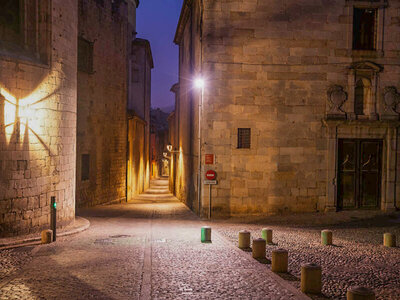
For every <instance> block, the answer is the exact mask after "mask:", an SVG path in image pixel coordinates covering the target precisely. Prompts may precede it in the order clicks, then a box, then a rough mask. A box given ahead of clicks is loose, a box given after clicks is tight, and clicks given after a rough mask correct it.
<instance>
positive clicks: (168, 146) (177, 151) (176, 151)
mask: <svg viewBox="0 0 400 300" xmlns="http://www.w3.org/2000/svg"><path fill="white" fill-rule="evenodd" d="M167 150H168V152H170V153H180V152H181V151H180V150H172V145H171V144H169V145H167Z"/></svg>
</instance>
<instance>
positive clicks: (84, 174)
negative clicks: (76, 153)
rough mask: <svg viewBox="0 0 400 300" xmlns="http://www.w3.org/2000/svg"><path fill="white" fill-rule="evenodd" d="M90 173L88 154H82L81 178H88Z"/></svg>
mask: <svg viewBox="0 0 400 300" xmlns="http://www.w3.org/2000/svg"><path fill="white" fill-rule="evenodd" d="M89 174H90V155H89V154H82V164H81V180H82V181H84V180H89Z"/></svg>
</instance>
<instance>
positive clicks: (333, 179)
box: [324, 120, 400, 211]
mask: <svg viewBox="0 0 400 300" xmlns="http://www.w3.org/2000/svg"><path fill="white" fill-rule="evenodd" d="M324 123H325V125H326V128H327V144H328V145H327V146H328V153H327V163H328V165H327V190H326V195H327V197H326V204H325V210H326V211H336V210H337V184H338V180H337V174H338V172H337V164H338V163H337V162H338V142H339V139H380V140H382V141H383V145H382V168H381V170H382V177H381V178H382V179H381V195H380V197H381V199H380V209H381V210H383V211H394V210H395V209H396V206H395V205H396V204H395V199H396V181H397V178H396V171H397V170H396V164H397V155H396V154H397V143H398V141H397V134H398V127H399V126H400V123H399V122H385V121H379V122H376V121H375V122H373V121H342V120H325V121H324Z"/></svg>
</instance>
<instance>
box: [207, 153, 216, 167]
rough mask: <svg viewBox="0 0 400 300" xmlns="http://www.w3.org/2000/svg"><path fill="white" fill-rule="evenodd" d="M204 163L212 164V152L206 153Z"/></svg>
mask: <svg viewBox="0 0 400 300" xmlns="http://www.w3.org/2000/svg"><path fill="white" fill-rule="evenodd" d="M205 164H206V165H213V164H214V154H206V157H205Z"/></svg>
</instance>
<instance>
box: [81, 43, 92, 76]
mask: <svg viewBox="0 0 400 300" xmlns="http://www.w3.org/2000/svg"><path fill="white" fill-rule="evenodd" d="M78 70H79V71H82V72H86V73H93V43H91V42H89V41H87V40H85V39H83V38H79V39H78Z"/></svg>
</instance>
